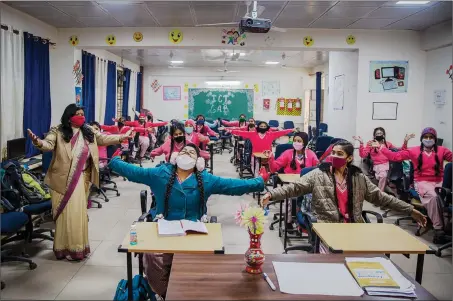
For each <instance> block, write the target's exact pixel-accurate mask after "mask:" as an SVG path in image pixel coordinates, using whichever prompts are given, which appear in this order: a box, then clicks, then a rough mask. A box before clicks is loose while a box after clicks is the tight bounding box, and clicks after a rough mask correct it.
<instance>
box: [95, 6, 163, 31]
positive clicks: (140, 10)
mask: <svg viewBox="0 0 453 301" xmlns="http://www.w3.org/2000/svg"><path fill="white" fill-rule="evenodd" d="M102 7H103V8H104V9H106V10H107V12H108V13H109V14H110V15H111V16H112V17H114V18H115V19H117V20H118V21H120V22H121V23H123V24H124V26H130V27H141V26H156V22H154V20H153V17H152V16H151V15H150V14H149V13H148V8H147V7H146V5H145V4H110V3H109V4H106V3H103V4H102Z"/></svg>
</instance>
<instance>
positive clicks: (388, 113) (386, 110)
mask: <svg viewBox="0 0 453 301" xmlns="http://www.w3.org/2000/svg"><path fill="white" fill-rule="evenodd" d="M397 117H398V103H397V102H373V120H396V119H397Z"/></svg>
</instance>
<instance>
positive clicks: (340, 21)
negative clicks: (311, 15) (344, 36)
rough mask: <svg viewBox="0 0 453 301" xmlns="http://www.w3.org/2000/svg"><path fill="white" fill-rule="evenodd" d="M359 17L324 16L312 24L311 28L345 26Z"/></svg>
mask: <svg viewBox="0 0 453 301" xmlns="http://www.w3.org/2000/svg"><path fill="white" fill-rule="evenodd" d="M356 20H357V19H347V18H326V17H322V18H320V19H318V20H316V21H315V22H314V23H313V24H311V25H310V27H311V28H345V27H347V26H348V25H349V24H351V23H353V22H355V21H356Z"/></svg>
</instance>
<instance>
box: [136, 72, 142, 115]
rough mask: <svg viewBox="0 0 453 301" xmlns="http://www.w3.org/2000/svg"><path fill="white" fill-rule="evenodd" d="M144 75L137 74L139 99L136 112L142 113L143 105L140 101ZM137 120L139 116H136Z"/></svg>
mask: <svg viewBox="0 0 453 301" xmlns="http://www.w3.org/2000/svg"><path fill="white" fill-rule="evenodd" d="M142 76H143V75H142V73H140V72H139V73H137V99H136V100H135V110H136V111H137V112H140V109H141V105H140V99H141V98H142V80H143V78H142ZM135 119H138V117H137V116H135Z"/></svg>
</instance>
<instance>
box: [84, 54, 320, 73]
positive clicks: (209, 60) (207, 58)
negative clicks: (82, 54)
mask: <svg viewBox="0 0 453 301" xmlns="http://www.w3.org/2000/svg"><path fill="white" fill-rule="evenodd" d="M88 51H89V50H88ZM108 51H110V52H111V53H113V54H115V55H117V56H119V57H122V58H123V59H125V60H129V61H132V62H134V63H136V64H140V65H142V66H148V67H167V66H171V65H173V66H174V67H176V68H181V67H184V68H186V67H212V68H213V70H214V71H215V70H217V69H219V68H220V69H223V65H224V62H225V61H226V62H227V68H228V70H234V68H235V67H267V68H282V67H283V68H285V67H286V68H312V67H315V66H318V65H322V64H324V63H326V62H327V61H328V52H326V51H285V52H282V51H270V50H247V51H245V50H242V49H241V50H235V52H234V55H233V50H231V49H198V50H191V49H176V50H170V49H123V50H121V49H109V50H108ZM170 61H183V62H184V63H183V64H171V63H170ZM266 61H268V62H269V61H272V62H278V63H279V64H276V65H266V64H265V62H266ZM169 68H171V67H169Z"/></svg>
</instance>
